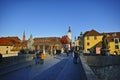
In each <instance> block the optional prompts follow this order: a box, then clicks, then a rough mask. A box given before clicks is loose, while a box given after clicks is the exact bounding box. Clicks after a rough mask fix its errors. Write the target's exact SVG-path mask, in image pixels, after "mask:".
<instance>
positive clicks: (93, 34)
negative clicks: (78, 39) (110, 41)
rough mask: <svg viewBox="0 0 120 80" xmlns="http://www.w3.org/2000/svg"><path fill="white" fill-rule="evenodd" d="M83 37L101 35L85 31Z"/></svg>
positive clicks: (92, 31) (93, 31)
mask: <svg viewBox="0 0 120 80" xmlns="http://www.w3.org/2000/svg"><path fill="white" fill-rule="evenodd" d="M84 36H101V34H100V33H99V32H97V31H95V30H93V29H92V30H91V31H86V32H85V34H84Z"/></svg>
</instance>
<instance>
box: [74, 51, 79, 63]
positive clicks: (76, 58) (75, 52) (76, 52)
mask: <svg viewBox="0 0 120 80" xmlns="http://www.w3.org/2000/svg"><path fill="white" fill-rule="evenodd" d="M73 54H74V55H73V63H75V64H77V60H78V51H76V50H75V51H74V53H73Z"/></svg>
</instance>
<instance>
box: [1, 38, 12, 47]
mask: <svg viewBox="0 0 120 80" xmlns="http://www.w3.org/2000/svg"><path fill="white" fill-rule="evenodd" d="M12 45H13V43H12V42H11V40H9V39H7V38H0V46H12Z"/></svg>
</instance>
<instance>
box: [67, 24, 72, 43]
mask: <svg viewBox="0 0 120 80" xmlns="http://www.w3.org/2000/svg"><path fill="white" fill-rule="evenodd" d="M67 36H68V38H69V39H70V41H72V32H71V29H70V26H69V29H68V34H67Z"/></svg>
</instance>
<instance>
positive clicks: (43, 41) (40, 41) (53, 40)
mask: <svg viewBox="0 0 120 80" xmlns="http://www.w3.org/2000/svg"><path fill="white" fill-rule="evenodd" d="M54 44H61V42H60V38H58V37H43V38H34V43H33V45H54Z"/></svg>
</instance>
